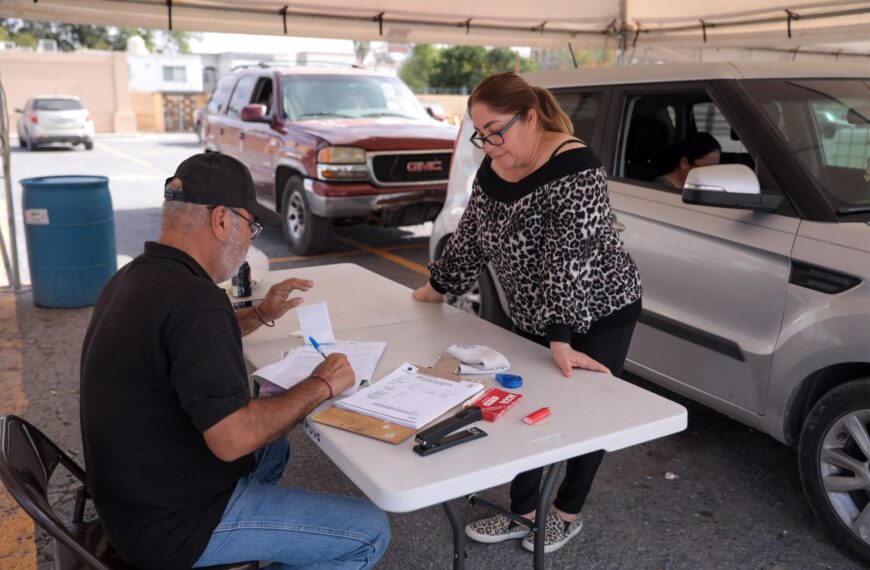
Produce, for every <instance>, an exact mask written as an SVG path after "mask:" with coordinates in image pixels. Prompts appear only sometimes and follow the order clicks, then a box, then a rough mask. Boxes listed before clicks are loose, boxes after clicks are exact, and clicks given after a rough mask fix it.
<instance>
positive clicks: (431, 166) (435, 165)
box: [405, 160, 444, 172]
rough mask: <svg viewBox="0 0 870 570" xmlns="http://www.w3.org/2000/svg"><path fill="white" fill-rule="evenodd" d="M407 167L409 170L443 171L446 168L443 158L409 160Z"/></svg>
mask: <svg viewBox="0 0 870 570" xmlns="http://www.w3.org/2000/svg"><path fill="white" fill-rule="evenodd" d="M405 169H406V170H407V171H408V172H441V171H442V170H443V169H444V163H443V161H441V160H418V161H416V162H409V163H408V164H407V165H406V166H405Z"/></svg>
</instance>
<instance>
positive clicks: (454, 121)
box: [417, 95, 468, 127]
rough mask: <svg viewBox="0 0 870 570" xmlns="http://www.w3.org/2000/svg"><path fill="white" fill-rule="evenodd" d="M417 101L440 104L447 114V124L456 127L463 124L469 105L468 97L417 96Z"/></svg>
mask: <svg viewBox="0 0 870 570" xmlns="http://www.w3.org/2000/svg"><path fill="white" fill-rule="evenodd" d="M417 99H419V100H420V101H424V102H425V101H435V102H437V103H440V104H441V106H442V107H444V112H446V113H447V122H448V123H450V124H451V125H454V126H456V127H458V126H459V125H460V124H461V123H462V117H463V116H464V115H465V106H466V105H467V104H468V96H467V95H417Z"/></svg>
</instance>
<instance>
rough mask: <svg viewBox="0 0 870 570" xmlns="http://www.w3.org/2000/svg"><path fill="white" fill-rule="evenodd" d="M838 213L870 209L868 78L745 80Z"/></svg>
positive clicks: (750, 92) (843, 213) (863, 212)
mask: <svg viewBox="0 0 870 570" xmlns="http://www.w3.org/2000/svg"><path fill="white" fill-rule="evenodd" d="M743 86H744V87H745V88H746V90H747V91H748V92H749V94H750V96H751V97H752V98H753V99H754V100H755V102H756V103H758V105H759V106H760V107H761V108H762V109H763V110H764V113H765V115H767V117H768V118H769V119H770V120H771V122H772V123H773V124H774V125H775V126H776V127H777V129H778V130H779V133H780V134H781V135H782V138H783V139H784V140H785V142H786V143H787V144H788V146H789V147H791V150H792V152H794V154H795V156H796V157H797V158H798V159H799V160H800V161H801V163H803V165H804V167H805V168H806V170H807V171H808V172H809V173H810V175H812V176H813V178H815V180H816V182H817V183H818V186H819V187H820V188H821V189H822V190H823V191H824V192H825V193H826V194H827V196H828V200H829V201H830V202H831V203H832V205H833V206H834V208H835V209H836V210H837V214H838V215H840V216H841V217H846V216H850V215H853V214H865V213H867V212H870V79H806V80H786V81H783V80H759V81H745V82H744V83H743Z"/></svg>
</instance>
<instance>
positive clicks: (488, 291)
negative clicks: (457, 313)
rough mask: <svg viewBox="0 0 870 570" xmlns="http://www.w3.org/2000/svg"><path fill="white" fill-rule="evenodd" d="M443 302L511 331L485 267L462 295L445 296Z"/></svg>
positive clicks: (496, 291) (491, 279) (511, 324)
mask: <svg viewBox="0 0 870 570" xmlns="http://www.w3.org/2000/svg"><path fill="white" fill-rule="evenodd" d="M445 301H446V303H447V304H448V305H451V306H453V307H456V308H457V309H461V310H463V311H465V312H466V313H471V314H472V315H477V316H478V317H480V318H481V319H484V320H486V321H489V322H491V323H493V324H495V325H498V326H500V327H501V328H503V329H507V330H511V328H512V327H513V322H511V320H510V319H509V318H508V316H507V315H506V314H505V313H504V311H503V310H502V308H501V303H499V300H498V290H497V289H496V287H495V281H494V280H493V277H492V275H490V274H489V269H487V268H485V267H484V269H483V271H481V272H480V276H479V277H478V278H477V281H475V282H474V285H472V286H471V289H469V290H468V291H466V292H465V293H463V294H462V295H447V296H446V298H445Z"/></svg>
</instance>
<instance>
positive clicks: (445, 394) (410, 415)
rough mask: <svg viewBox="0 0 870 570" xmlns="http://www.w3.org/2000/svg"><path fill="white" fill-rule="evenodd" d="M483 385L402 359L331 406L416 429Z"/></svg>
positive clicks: (457, 404) (462, 400)
mask: <svg viewBox="0 0 870 570" xmlns="http://www.w3.org/2000/svg"><path fill="white" fill-rule="evenodd" d="M483 388H484V386H483V384H480V383H477V382H469V381H468V380H460V381H458V382H457V381H455V380H445V379H443V378H438V377H437V376H430V375H428V374H423V373H421V372H420V371H419V369H418V368H417V367H416V366H414V365H413V364H409V363H407V362H406V363H404V364H402V365H401V366H400V367H399V368H397V369H396V370H394V371H393V372H391V373H390V374H388V375H387V376H385V377H384V378H382V379H381V380H378V381H377V382H376V383H375V384H373V385H372V386H370V387H369V388H366V389H364V390H359V391H358V392H356V393H355V394H353V395H352V396H348V397H347V398H344V399H342V400H339V401H337V402H336V403H335V406H336V407H337V408H342V409H344V410H348V411H352V412H357V413H360V414H363V415H366V416H372V417H376V418H380V419H382V420H386V421H389V422H393V423H396V424H399V425H403V426H406V427H410V428H414V429H419V428H421V427H423V426H424V425H426V424H428V423H430V422H431V421H432V420H434V419H436V418H438V417H439V416H440V415H442V414H444V413H445V412H447V411H448V410H450V408H453V407H455V406H459V405H460V404H462V403H463V402H464V401H465V400H467V399H468V398H470V397H471V396H473V395H475V394H477V393H478V392H480V391H481V390H483Z"/></svg>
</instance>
